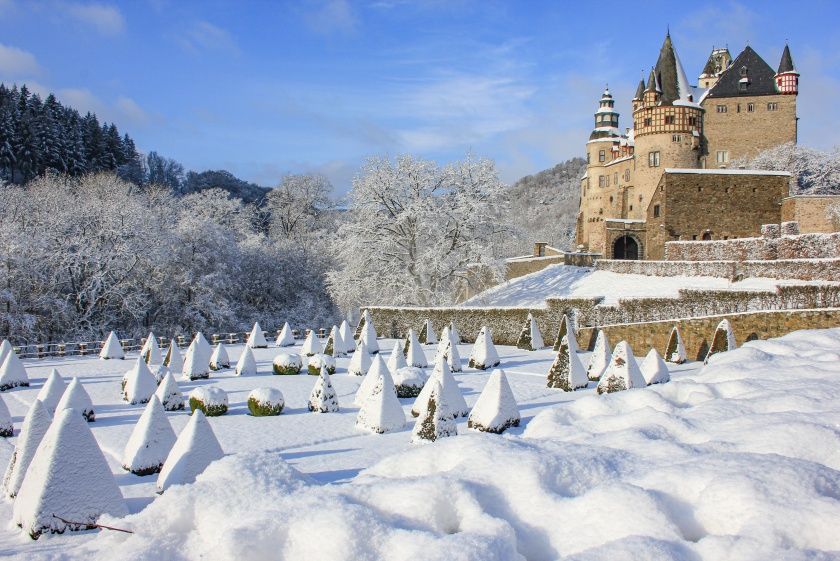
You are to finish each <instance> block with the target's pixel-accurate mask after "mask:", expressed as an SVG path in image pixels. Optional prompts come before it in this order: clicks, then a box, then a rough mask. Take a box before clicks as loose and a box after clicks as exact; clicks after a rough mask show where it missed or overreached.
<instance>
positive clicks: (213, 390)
mask: <svg viewBox="0 0 840 561" xmlns="http://www.w3.org/2000/svg"><path fill="white" fill-rule="evenodd" d="M189 401H190V411H192V412H193V413H195V410H196V409H199V410H201V412H202V413H204V414H205V415H207V416H208V417H218V416H219V415H224V414H225V413H227V410H228V396H227V392H226V391H225V390H223V389H222V388H219V387H216V386H201V387H198V388H195V389H193V390H192V391H191V392H190V397H189Z"/></svg>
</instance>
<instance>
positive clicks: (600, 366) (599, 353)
mask: <svg viewBox="0 0 840 561" xmlns="http://www.w3.org/2000/svg"><path fill="white" fill-rule="evenodd" d="M611 355H612V349H611V348H610V341H609V339H608V338H607V334H606V333H605V332H604V330H603V329H599V330H598V335H597V336H596V338H595V348H594V349H592V354H591V355H590V356H589V365H588V366H587V367H586V376H587V377H588V378H589V379H590V380H593V381H597V380H600V379H601V375H602V374H603V373H604V372H605V371H606V370H607V366H609V364H610V356H611Z"/></svg>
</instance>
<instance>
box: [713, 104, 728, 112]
mask: <svg viewBox="0 0 840 561" xmlns="http://www.w3.org/2000/svg"><path fill="white" fill-rule="evenodd" d="M715 110H716V111H717V112H718V113H726V105H717V106H715Z"/></svg>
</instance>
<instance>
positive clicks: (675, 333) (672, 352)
mask: <svg viewBox="0 0 840 561" xmlns="http://www.w3.org/2000/svg"><path fill="white" fill-rule="evenodd" d="M686 360H688V354H687V353H686V352H685V343H683V338H682V335H681V334H680V328H679V326H678V325H674V327H672V328H671V335H670V336H669V337H668V346H667V347H665V361H666V362H673V363H674V364H682V363H683V362H685V361H686Z"/></svg>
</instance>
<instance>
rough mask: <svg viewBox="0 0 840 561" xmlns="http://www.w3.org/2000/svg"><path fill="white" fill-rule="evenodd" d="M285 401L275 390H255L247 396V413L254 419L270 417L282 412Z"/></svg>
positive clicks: (281, 394)
mask: <svg viewBox="0 0 840 561" xmlns="http://www.w3.org/2000/svg"><path fill="white" fill-rule="evenodd" d="M285 406H286V400H285V399H284V398H283V392H281V391H280V390H278V389H276V388H257V389H255V390H252V391H251V393H249V394H248V411H250V412H251V415H253V416H254V417H272V416H274V415H279V414H280V413H282V412H283V408H284V407H285Z"/></svg>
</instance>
